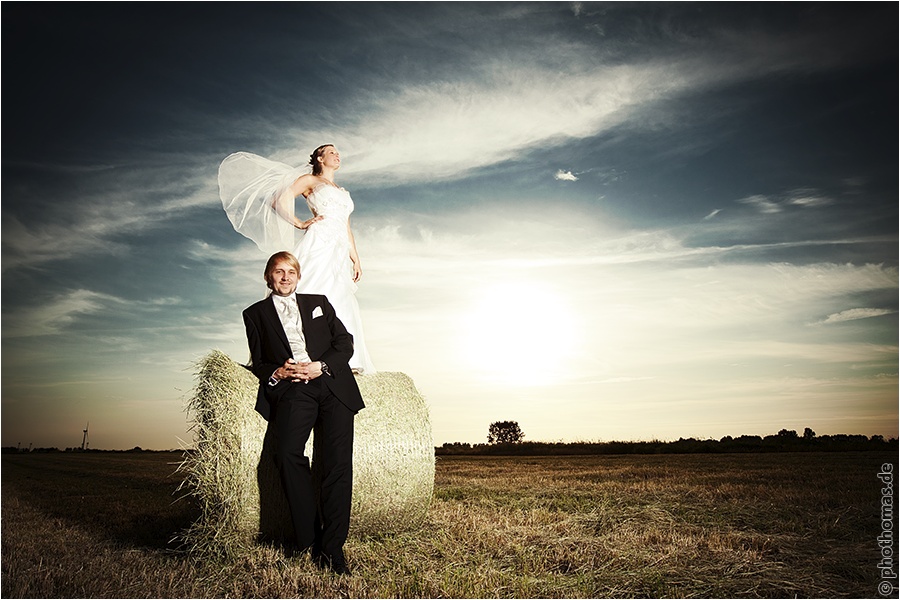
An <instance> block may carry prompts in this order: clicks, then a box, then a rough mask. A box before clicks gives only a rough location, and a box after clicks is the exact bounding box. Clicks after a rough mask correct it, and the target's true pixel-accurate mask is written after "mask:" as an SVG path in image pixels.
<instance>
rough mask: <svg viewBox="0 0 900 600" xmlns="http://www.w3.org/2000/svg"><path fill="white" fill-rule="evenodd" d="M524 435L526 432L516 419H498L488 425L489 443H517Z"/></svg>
mask: <svg viewBox="0 0 900 600" xmlns="http://www.w3.org/2000/svg"><path fill="white" fill-rule="evenodd" d="M524 437H525V434H524V433H523V432H522V430H521V429H520V428H519V424H518V423H516V422H515V421H496V422H494V423H491V425H490V427H488V438H487V439H488V443H489V444H516V443H518V442H521V441H522V439H523V438H524Z"/></svg>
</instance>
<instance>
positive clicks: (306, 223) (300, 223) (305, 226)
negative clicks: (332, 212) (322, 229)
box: [294, 215, 325, 229]
mask: <svg viewBox="0 0 900 600" xmlns="http://www.w3.org/2000/svg"><path fill="white" fill-rule="evenodd" d="M324 218H325V217H323V216H322V215H318V216H315V217H313V218H312V219H307V220H306V221H297V222H296V223H294V227H296V228H297V229H309V226H310V225H312V224H313V223H318V222H319V221H321V220H322V219H324Z"/></svg>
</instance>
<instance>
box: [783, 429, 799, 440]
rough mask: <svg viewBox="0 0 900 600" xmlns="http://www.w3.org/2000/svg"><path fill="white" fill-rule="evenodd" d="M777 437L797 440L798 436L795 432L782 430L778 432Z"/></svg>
mask: <svg viewBox="0 0 900 600" xmlns="http://www.w3.org/2000/svg"><path fill="white" fill-rule="evenodd" d="M778 437H783V438H790V439H797V438H798V437H799V436H798V435H797V432H796V431H795V430H793V429H782V430H781V431H779V432H778Z"/></svg>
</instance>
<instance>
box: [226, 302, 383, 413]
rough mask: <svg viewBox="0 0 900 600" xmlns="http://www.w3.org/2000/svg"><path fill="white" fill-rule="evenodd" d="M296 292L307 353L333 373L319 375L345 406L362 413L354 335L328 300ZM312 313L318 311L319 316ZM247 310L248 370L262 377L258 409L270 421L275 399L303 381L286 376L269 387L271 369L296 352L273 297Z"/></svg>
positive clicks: (245, 319)
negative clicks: (353, 362)
mask: <svg viewBox="0 0 900 600" xmlns="http://www.w3.org/2000/svg"><path fill="white" fill-rule="evenodd" d="M296 296H297V304H298V306H299V307H300V317H301V321H302V323H303V336H304V337H305V338H306V351H307V353H308V354H309V357H310V358H311V359H312V360H313V361H323V362H325V363H326V364H327V365H328V368H329V369H330V370H331V373H332V376H328V375H325V374H324V373H323V374H322V376H321V377H320V378H319V379H321V380H322V381H324V382H325V385H327V386H328V389H329V390H331V393H332V394H334V395H335V397H336V398H337V399H338V400H340V401H341V403H343V404H344V406H346V407H347V408H349V409H350V410H351V411H353V412H354V413H355V412H358V411H360V410H361V409H362V408H364V407H365V405H364V404H363V399H362V395H361V394H360V393H359V386H357V385H356V379H355V378H354V376H353V372H352V371H351V370H350V365H349V362H350V357H351V356H353V336H352V335H351V334H350V333H349V332H348V331H347V329H346V328H345V327H344V324H343V323H341V320H340V319H338V318H337V315H336V314H335V312H334V307H332V306H331V303H330V302H329V301H328V298H326V297H325V296H322V295H318V294H296ZM317 309H318V310H317ZM313 313H316V314H317V316H316V317H315V318H314V317H313ZM319 313H321V316H318V315H319ZM243 314H244V325H245V326H246V328H247V343H248V344H249V345H250V369H251V370H252V371H253V374H254V375H256V377H257V379H259V392H258V394H257V398H256V410H257V411H258V412H259V414H261V415H262V416H263V418H264V419H266V420H267V421H268V420H269V415H270V412H271V407H270V405H271V403H272V402H276V401H277V400H278V398H279V397H280V396H281V394H283V393H284V392H285V390H287V389H288V387H289V386H291V385H304V384H302V383H292V382H291V381H290V380H289V379H283V380H281V381H280V382H278V384H277V385H275V386H270V385H269V378H270V377H271V376H272V373H274V372H275V371H276V370H277V369H278V367H280V366H282V365H283V364H284V362H285V361H286V360H287V359H288V358H290V357H291V356H292V355H293V354H292V352H291V345H290V343H289V342H288V339H287V334H286V333H285V332H284V327H283V326H282V325H281V319H279V318H278V312H277V311H276V309H275V303H274V301H273V300H272V298H271V296H270V297H268V298H266V299H265V300H260V301H259V302H257V303H256V304H254V305H253V306H250V307H249V308H247V309H246V310H244V313H243Z"/></svg>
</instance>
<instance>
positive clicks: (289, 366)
mask: <svg viewBox="0 0 900 600" xmlns="http://www.w3.org/2000/svg"><path fill="white" fill-rule="evenodd" d="M321 375H322V363H320V362H319V361H315V362H299V363H298V362H297V361H295V360H294V359H293V358H289V359H287V360H286V361H284V364H283V365H281V366H280V367H278V370H277V371H275V377H276V378H278V379H290V380H291V382H292V383H299V382H301V381H302V382H303V383H309V381H310V379H315V378H317V377H320V376H321Z"/></svg>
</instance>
